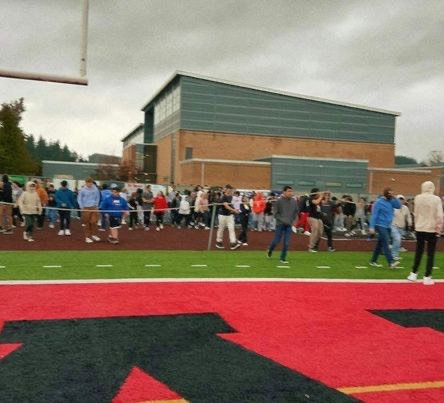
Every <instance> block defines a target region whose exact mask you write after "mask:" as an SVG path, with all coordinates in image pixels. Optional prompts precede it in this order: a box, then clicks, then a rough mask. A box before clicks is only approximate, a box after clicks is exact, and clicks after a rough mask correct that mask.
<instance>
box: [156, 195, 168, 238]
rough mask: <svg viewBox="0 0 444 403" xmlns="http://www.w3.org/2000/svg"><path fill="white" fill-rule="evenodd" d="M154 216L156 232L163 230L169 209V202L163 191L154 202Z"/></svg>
mask: <svg viewBox="0 0 444 403" xmlns="http://www.w3.org/2000/svg"><path fill="white" fill-rule="evenodd" d="M153 205H154V215H155V216H156V231H160V230H161V229H163V218H164V216H165V213H166V211H167V209H168V201H167V199H166V197H165V195H164V194H163V192H162V191H160V192H158V193H157V196H156V197H155V198H154V200H153Z"/></svg>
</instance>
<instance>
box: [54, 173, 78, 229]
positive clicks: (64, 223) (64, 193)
mask: <svg viewBox="0 0 444 403" xmlns="http://www.w3.org/2000/svg"><path fill="white" fill-rule="evenodd" d="M60 185H61V187H60V188H59V189H58V190H57V192H56V194H55V200H56V206H57V208H58V209H60V210H59V218H60V230H59V233H58V235H60V236H63V235H68V236H69V235H71V230H70V229H69V227H70V225H71V210H70V209H73V208H74V207H75V199H74V193H73V192H72V191H71V190H70V189H68V182H67V181H65V180H64V181H62V182H60Z"/></svg>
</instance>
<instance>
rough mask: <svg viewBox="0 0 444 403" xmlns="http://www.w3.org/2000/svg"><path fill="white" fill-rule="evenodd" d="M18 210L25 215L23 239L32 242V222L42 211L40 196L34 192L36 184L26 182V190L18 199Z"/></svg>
mask: <svg viewBox="0 0 444 403" xmlns="http://www.w3.org/2000/svg"><path fill="white" fill-rule="evenodd" d="M18 205H19V208H20V212H21V214H22V215H23V217H25V225H26V227H25V231H24V232H23V239H24V240H25V241H28V242H34V238H33V231H34V222H35V221H36V220H37V218H38V217H39V216H40V214H41V213H42V210H43V208H42V203H41V201H40V197H39V195H38V194H37V192H36V184H35V183H34V182H28V183H27V184H26V190H25V191H24V192H23V193H22V194H21V196H20V197H19V199H18Z"/></svg>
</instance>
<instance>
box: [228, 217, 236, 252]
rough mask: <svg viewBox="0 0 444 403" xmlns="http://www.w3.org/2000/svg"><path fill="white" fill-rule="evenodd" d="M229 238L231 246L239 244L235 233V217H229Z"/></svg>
mask: <svg viewBox="0 0 444 403" xmlns="http://www.w3.org/2000/svg"><path fill="white" fill-rule="evenodd" d="M227 227H228V236H229V238H230V243H231V245H234V244H236V243H237V239H236V233H235V232H234V216H233V215H229V216H228V218H227Z"/></svg>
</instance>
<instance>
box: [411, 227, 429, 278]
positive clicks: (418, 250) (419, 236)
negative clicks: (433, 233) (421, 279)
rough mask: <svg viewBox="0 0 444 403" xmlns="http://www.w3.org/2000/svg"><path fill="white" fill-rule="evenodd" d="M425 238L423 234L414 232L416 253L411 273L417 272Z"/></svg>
mask: <svg viewBox="0 0 444 403" xmlns="http://www.w3.org/2000/svg"><path fill="white" fill-rule="evenodd" d="M425 237H426V233H425V232H419V231H418V232H416V251H415V260H414V261H413V268H412V273H417V272H418V268H419V265H420V263H421V259H422V254H423V253H424V246H425Z"/></svg>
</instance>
